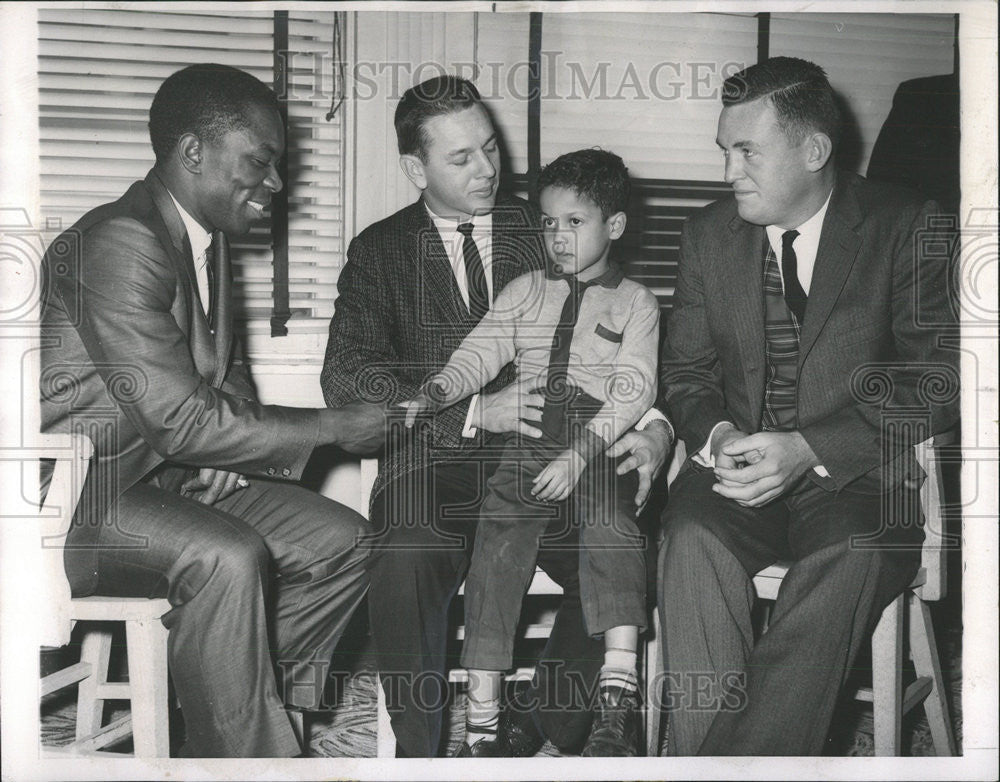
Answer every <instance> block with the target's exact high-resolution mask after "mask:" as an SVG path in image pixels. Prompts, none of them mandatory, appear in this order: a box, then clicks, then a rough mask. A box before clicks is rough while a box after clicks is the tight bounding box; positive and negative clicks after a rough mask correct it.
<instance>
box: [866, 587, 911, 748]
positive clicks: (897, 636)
mask: <svg viewBox="0 0 1000 782" xmlns="http://www.w3.org/2000/svg"><path fill="white" fill-rule="evenodd" d="M906 599H907V595H906V594H903V595H900V596H899V597H897V598H896V599H895V600H893V601H892V602H891V603H890V604H889V606H888V607H887V608H886V609H885V611H884V612H883V613H882V618H881V619H879V623H878V625H877V626H876V628H875V633H874V634H873V635H872V710H873V712H874V720H875V754H876V755H885V756H895V755H899V753H900V745H901V743H902V724H903V714H902V710H903V603H904V601H905V600H906Z"/></svg>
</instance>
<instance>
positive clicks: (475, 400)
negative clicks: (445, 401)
mask: <svg viewBox="0 0 1000 782" xmlns="http://www.w3.org/2000/svg"><path fill="white" fill-rule="evenodd" d="M478 404H479V394H473V396H472V399H470V400H469V412H468V413H466V414H465V428H464V429H462V437H466V438H469V437H475V436H476V435H477V434H479V429H478V428H477V427H475V426H473V425H472V416H474V415H475V414H476V405H478Z"/></svg>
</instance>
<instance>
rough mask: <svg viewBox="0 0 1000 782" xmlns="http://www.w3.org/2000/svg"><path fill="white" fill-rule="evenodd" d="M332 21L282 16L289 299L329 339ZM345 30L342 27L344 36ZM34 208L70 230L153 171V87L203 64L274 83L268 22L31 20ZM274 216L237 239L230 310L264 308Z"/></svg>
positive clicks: (243, 18)
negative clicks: (35, 101) (37, 171)
mask: <svg viewBox="0 0 1000 782" xmlns="http://www.w3.org/2000/svg"><path fill="white" fill-rule="evenodd" d="M333 21H334V13H333V12H321V11H292V12H290V14H289V52H290V53H289V59H288V70H289V77H290V78H289V80H290V86H289V90H288V94H289V101H288V120H289V132H288V144H287V146H288V179H289V181H288V182H286V183H285V186H286V188H288V194H289V218H288V221H289V226H288V227H289V231H288V236H289V239H288V244H289V293H290V300H291V308H292V312H293V317H292V322H291V323H292V325H294V323H295V321H300V320H307V323H306V324H305V329H306V330H308V329H309V328H310V325H309V324H310V323H313V324H314V327H315V328H316V329H317V330H325V329H326V325H327V323H326V321H328V320H329V318H330V316H331V315H332V313H333V300H334V298H336V284H335V283H336V276H337V272H338V270H339V269H340V267H341V265H342V258H343V251H344V246H343V236H342V230H341V227H342V224H343V220H342V213H341V193H342V189H343V180H342V172H343V165H342V162H343V149H342V135H341V128H342V114H340V113H338V116H337V117H335V118H334V120H333V121H332V122H327V121H326V120H325V114H326V112H327V110H328V109H329V106H330V96H331V90H332V70H333V63H332V57H331V49H332V36H333ZM342 29H343V26H342ZM38 38H39V63H38V73H39V104H40V105H39V116H40V120H39V121H40V145H41V205H42V214H43V217H44V218H45V220H46V222H47V225H48V226H49V227H52V228H54V227H55V226H56V225H59V224H61V225H62V227H64V228H65V227H68V226H69V225H71V224H72V223H73V222H75V221H76V220H77V219H78V218H79V217H80V216H81V215H82V214H83V213H84V212H86V211H87V210H88V209H91V208H93V207H95V206H97V205H99V204H102V203H105V202H108V201H112V200H115V199H116V198H118V197H119V196H120V195H122V193H124V192H125V190H126V189H127V188H128V186H129V185H130V184H131V183H132V182H133V181H135V180H137V179H141V178H143V177H144V176H145V174H146V172H147V171H148V169H149V168H150V167H151V166H152V164H153V162H154V158H153V152H152V148H151V147H150V143H149V135H148V130H147V121H148V117H149V106H150V104H151V103H152V100H153V95H154V94H155V92H156V89H157V88H158V87H159V85H160V83H162V81H163V80H164V79H165V78H166V77H167V76H169V75H170V74H171V73H173V72H174V71H177V70H179V69H180V68H183V67H185V66H187V65H192V64H196V63H200V62H216V63H221V64H224V65H231V66H234V67H237V68H241V69H243V70H245V71H247V72H249V73H251V74H253V75H254V76H256V77H257V78H259V79H260V80H261V81H263V82H265V83H266V84H271V82H272V78H273V76H272V64H273V51H272V50H273V14H272V13H270V12H265V11H257V10H240V11H239V12H238V13H237V12H236V11H233V10H219V11H213V10H201V9H199V10H197V11H177V12H173V11H168V10H167V9H166V8H164V10H162V11H160V10H157V11H141V10H91V9H80V8H50V9H41V10H39V25H38ZM269 220H270V217H269V216H268V218H267V220H265V221H263V222H262V223H261V224H259V225H258V226H256V227H255V228H254V230H253V232H252V233H251V234H250V235H249V236H247V237H245V238H242V239H239V240H234V242H233V261H234V264H233V266H234V276H235V286H234V287H235V303H236V306H237V313H238V316H239V317H241V318H243V319H246V320H247V321H249V322H250V323H251V324H252V323H255V322H258V321H260V322H266V321H267V319H268V318H269V317H270V311H271V276H272V269H271V257H272V255H271V231H270V223H269Z"/></svg>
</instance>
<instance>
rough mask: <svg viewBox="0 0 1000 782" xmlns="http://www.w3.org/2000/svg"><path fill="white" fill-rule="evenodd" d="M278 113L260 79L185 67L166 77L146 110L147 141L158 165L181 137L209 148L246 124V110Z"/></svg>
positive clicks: (213, 67)
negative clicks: (195, 139)
mask: <svg viewBox="0 0 1000 782" xmlns="http://www.w3.org/2000/svg"><path fill="white" fill-rule="evenodd" d="M251 106H261V107H263V108H270V109H274V110H275V111H278V99H277V97H276V96H275V94H274V92H273V91H272V90H271V88H270V87H268V86H267V85H266V84H264V83H263V82H262V81H260V79H257V78H256V77H254V76H251V75H250V74H249V73H247V72H246V71H241V70H239V69H238V68H231V67H229V66H228V65H217V64H216V63H202V64H200V65H189V66H188V67H187V68H184V69H183V70H179V71H177V72H176V73H173V74H171V75H170V76H168V77H167V79H166V81H164V82H163V84H161V85H160V89H158V90H157V91H156V95H155V96H154V98H153V105H152V106H150V108H149V140H150V141H151V142H152V143H153V151H154V152H155V153H156V160H157V162H161V161H164V160H166V159H167V158H168V157H169V156H170V154H171V153H172V152H173V150H174V148H175V147H176V146H177V140H178V139H179V138H180V137H181V136H183V135H184V134H185V133H194V134H196V135H197V136H198V137H199V138H200V139H202V140H204V141H209V142H216V141H219V140H220V139H221V138H222V137H223V136H224V135H225V134H226V133H227V132H229V131H231V130H240V129H243V128H246V127H247V126H248V125H249V124H250V116H249V112H248V110H249V108H250V107H251Z"/></svg>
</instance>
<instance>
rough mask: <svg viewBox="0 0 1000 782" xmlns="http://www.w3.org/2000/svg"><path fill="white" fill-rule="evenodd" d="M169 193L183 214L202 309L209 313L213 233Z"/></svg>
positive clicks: (182, 218) (180, 213)
mask: <svg viewBox="0 0 1000 782" xmlns="http://www.w3.org/2000/svg"><path fill="white" fill-rule="evenodd" d="M167 193H168V194H169V195H170V199H171V200H172V201H173V202H174V206H176V207H177V213H178V214H179V215H180V216H181V221H182V222H183V223H184V228H185V229H186V230H187V235H188V242H190V243H191V257H193V258H194V271H195V275H196V277H197V280H198V298H200V299H201V309H202V312H204V313H205V314H206V315H207V314H208V304H209V301H210V299H211V292H210V290H209V285H208V264H207V263H206V261H207V258H206V254H207V252H208V248H209V247H211V245H212V234H210V233H209V232H208V231H206V230H205V229H204V228H202V227H201V223H199V222H198V221H197V220H195V219H194V218H193V217H192V216H191V215H189V214H188V213H187V210H185V209H184V207H183V206H181V205H180V202H179V201H178V200H177V199H176V198H174V194H173V193H171V192H170V191H169V190H168V191H167Z"/></svg>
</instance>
